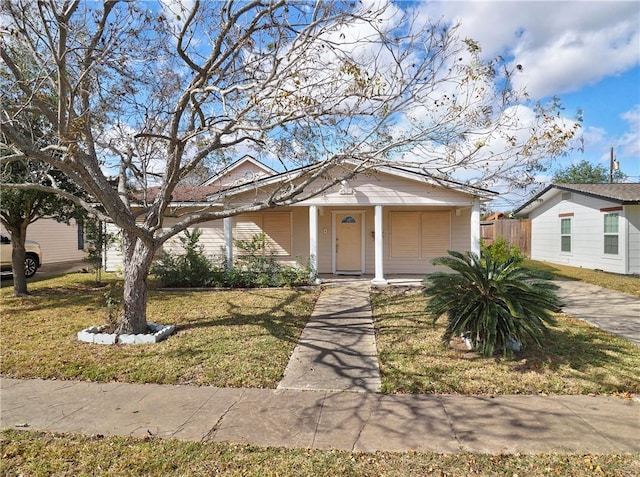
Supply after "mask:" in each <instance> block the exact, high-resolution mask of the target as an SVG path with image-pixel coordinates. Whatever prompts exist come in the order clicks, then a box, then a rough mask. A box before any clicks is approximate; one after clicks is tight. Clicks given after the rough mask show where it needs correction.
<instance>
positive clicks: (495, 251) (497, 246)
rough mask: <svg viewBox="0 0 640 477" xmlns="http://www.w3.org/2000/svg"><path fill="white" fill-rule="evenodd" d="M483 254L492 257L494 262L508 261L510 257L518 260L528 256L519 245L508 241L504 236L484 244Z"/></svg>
mask: <svg viewBox="0 0 640 477" xmlns="http://www.w3.org/2000/svg"><path fill="white" fill-rule="evenodd" d="M482 256H483V257H490V258H491V260H493V261H494V262H506V261H507V260H509V259H510V258H515V259H518V260H524V259H525V258H526V256H525V255H524V254H523V253H522V252H521V251H520V249H519V248H518V247H517V246H515V245H512V244H510V243H509V242H507V241H506V240H505V239H504V237H498V238H497V239H495V240H494V241H493V243H492V244H491V245H484V244H483V246H482Z"/></svg>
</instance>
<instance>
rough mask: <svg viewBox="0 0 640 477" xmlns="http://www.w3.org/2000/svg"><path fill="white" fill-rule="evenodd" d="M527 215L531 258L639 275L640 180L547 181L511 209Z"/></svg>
mask: <svg viewBox="0 0 640 477" xmlns="http://www.w3.org/2000/svg"><path fill="white" fill-rule="evenodd" d="M513 214H514V215H515V216H518V217H529V218H530V219H531V258H532V259H533V260H543V261H547V262H552V263H559V264H565V265H570V266H573V267H584V268H589V269H593V270H604V271H607V272H613V273H620V274H625V275H628V274H640V184H638V183H635V184H552V185H550V186H548V187H547V188H545V189H544V190H543V191H542V192H540V193H539V194H537V195H536V196H535V197H533V198H532V199H531V200H530V201H528V202H527V203H526V204H524V205H523V206H522V207H520V208H518V209H517V210H515V211H514V213H513Z"/></svg>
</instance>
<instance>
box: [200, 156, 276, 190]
mask: <svg viewBox="0 0 640 477" xmlns="http://www.w3.org/2000/svg"><path fill="white" fill-rule="evenodd" d="M246 163H250V164H251V165H252V166H253V167H255V168H257V169H260V170H262V171H263V172H264V174H265V175H267V176H271V175H273V174H276V171H274V170H273V169H271V168H270V167H268V166H266V165H264V164H263V163H262V162H260V161H258V160H256V159H254V158H253V157H251V156H250V155H248V154H246V155H244V156H242V157H241V158H240V159H238V160H237V161H235V162H234V163H232V164H229V165H228V166H227V167H225V168H224V169H222V170H221V171H220V172H218V173H217V174H215V175H213V176H211V177H209V178H208V179H207V180H206V181H204V182H203V183H202V184H201V185H203V186H209V185H212V184H214V183H215V182H216V181H218V180H219V179H221V178H223V177H224V176H226V175H229V174H230V173H231V172H232V171H233V170H234V169H237V168H239V167H240V166H242V165H244V164H246Z"/></svg>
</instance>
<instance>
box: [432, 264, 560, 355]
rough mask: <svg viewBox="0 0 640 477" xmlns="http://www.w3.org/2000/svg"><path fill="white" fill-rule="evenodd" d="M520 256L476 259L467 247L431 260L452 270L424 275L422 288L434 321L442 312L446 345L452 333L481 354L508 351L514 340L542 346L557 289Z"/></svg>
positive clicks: (551, 320) (556, 304)
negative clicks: (461, 337) (525, 264)
mask: <svg viewBox="0 0 640 477" xmlns="http://www.w3.org/2000/svg"><path fill="white" fill-rule="evenodd" d="M521 263H522V259H521V258H516V257H510V258H508V259H507V260H504V261H501V260H495V259H494V258H493V257H492V256H491V255H487V256H485V257H483V258H482V259H480V258H479V257H478V256H477V255H475V254H473V253H471V252H468V253H466V254H462V253H460V252H452V251H450V252H449V256H448V257H440V258H436V259H435V260H433V264H434V265H443V266H446V267H449V268H451V269H452V270H453V271H454V272H457V273H446V272H435V273H430V274H428V275H427V276H426V277H425V285H426V287H425V290H424V293H425V294H426V295H427V296H429V297H430V298H431V299H430V301H429V302H428V304H427V307H426V312H427V313H428V314H429V315H431V316H432V317H433V320H434V322H435V321H436V320H438V319H439V318H440V317H441V316H443V315H446V318H447V320H448V322H447V327H446V330H445V332H444V334H443V336H442V340H443V342H444V343H445V344H448V343H449V341H450V340H451V338H453V337H454V336H461V335H466V336H468V337H469V339H470V340H471V343H472V345H473V348H474V349H475V350H476V351H478V352H480V353H481V354H482V355H484V356H491V355H493V354H494V352H495V351H498V350H500V351H502V354H503V355H504V356H507V357H511V356H512V355H513V347H514V346H513V343H514V342H515V343H518V344H519V345H525V344H527V343H530V342H533V343H535V344H537V345H538V346H540V345H541V338H542V336H543V335H544V334H545V333H546V331H547V327H546V325H545V324H553V323H554V319H553V316H552V314H551V311H555V310H557V309H559V300H558V298H557V296H556V294H555V290H556V289H557V288H558V287H557V286H556V285H554V284H553V283H551V282H550V281H549V280H548V279H549V278H550V275H548V274H546V273H544V272H540V271H537V270H530V269H527V268H523V267H521V266H520V264H521Z"/></svg>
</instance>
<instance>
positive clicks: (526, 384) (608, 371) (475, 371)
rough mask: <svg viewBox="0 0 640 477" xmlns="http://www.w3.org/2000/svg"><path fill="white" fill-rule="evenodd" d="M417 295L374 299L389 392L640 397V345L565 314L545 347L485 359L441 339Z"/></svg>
mask: <svg viewBox="0 0 640 477" xmlns="http://www.w3.org/2000/svg"><path fill="white" fill-rule="evenodd" d="M425 303H426V298H425V297H424V296H423V295H422V294H419V293H416V294H393V293H384V294H374V295H373V296H372V306H373V314H374V323H375V327H376V340H377V346H378V356H379V360H380V369H381V374H382V390H383V392H386V393H460V394H619V395H628V394H629V393H640V376H639V375H638V373H637V370H638V369H640V347H638V346H636V345H634V344H632V343H631V342H629V341H627V340H625V339H623V338H619V337H616V336H614V335H611V334H609V333H606V332H603V331H601V330H599V329H598V328H595V327H593V326H590V325H588V324H586V323H583V322H581V321H579V320H576V319H573V318H571V317H568V316H566V315H564V314H557V315H556V318H557V326H553V327H551V328H550V333H549V336H548V337H546V339H545V340H544V341H543V343H544V346H543V348H542V349H539V348H536V347H527V348H525V349H524V350H523V351H522V353H520V354H519V355H517V356H516V358H515V359H513V360H503V359H498V358H480V357H477V356H476V355H473V354H471V353H463V352H461V351H456V350H454V349H451V348H449V347H445V346H444V345H443V344H442V342H441V337H442V334H443V332H444V328H445V323H444V320H440V321H439V322H437V323H436V324H435V325H434V324H433V323H432V320H431V319H430V318H427V317H426V316H425V313H424V307H425Z"/></svg>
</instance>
